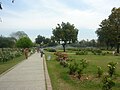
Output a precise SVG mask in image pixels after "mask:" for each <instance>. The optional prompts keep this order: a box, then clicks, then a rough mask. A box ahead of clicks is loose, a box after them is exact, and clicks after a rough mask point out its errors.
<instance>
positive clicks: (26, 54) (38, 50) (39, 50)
mask: <svg viewBox="0 0 120 90" xmlns="http://www.w3.org/2000/svg"><path fill="white" fill-rule="evenodd" d="M37 52H38V53H39V52H40V53H41V57H43V54H44V51H43V49H41V48H37ZM28 54H29V49H28V48H25V49H24V55H25V58H26V59H28V56H29V55H28Z"/></svg>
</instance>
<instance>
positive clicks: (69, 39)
mask: <svg viewBox="0 0 120 90" xmlns="http://www.w3.org/2000/svg"><path fill="white" fill-rule="evenodd" d="M77 35H78V29H77V28H75V26H74V24H70V23H69V22H67V23H64V22H62V24H57V26H56V28H55V29H53V36H54V38H55V40H56V41H57V42H58V43H60V42H63V47H64V51H65V45H66V44H67V43H75V42H76V41H77Z"/></svg>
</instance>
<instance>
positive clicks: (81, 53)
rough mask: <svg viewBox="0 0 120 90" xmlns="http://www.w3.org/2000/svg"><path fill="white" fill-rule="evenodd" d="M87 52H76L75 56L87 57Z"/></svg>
mask: <svg viewBox="0 0 120 90" xmlns="http://www.w3.org/2000/svg"><path fill="white" fill-rule="evenodd" d="M87 54H88V52H87V51H77V52H76V55H87Z"/></svg>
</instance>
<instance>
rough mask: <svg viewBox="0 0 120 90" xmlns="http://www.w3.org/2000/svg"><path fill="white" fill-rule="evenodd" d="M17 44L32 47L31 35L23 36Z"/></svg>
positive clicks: (22, 46) (21, 46)
mask: <svg viewBox="0 0 120 90" xmlns="http://www.w3.org/2000/svg"><path fill="white" fill-rule="evenodd" d="M16 46H17V47H19V48H30V47H32V46H33V43H32V41H31V40H30V38H29V37H22V38H20V39H19V40H18V41H17V43H16Z"/></svg>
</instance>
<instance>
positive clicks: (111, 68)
mask: <svg viewBox="0 0 120 90" xmlns="http://www.w3.org/2000/svg"><path fill="white" fill-rule="evenodd" d="M116 65H117V63H114V62H109V63H108V68H109V70H108V73H109V76H110V77H112V76H113V74H115V70H116Z"/></svg>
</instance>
